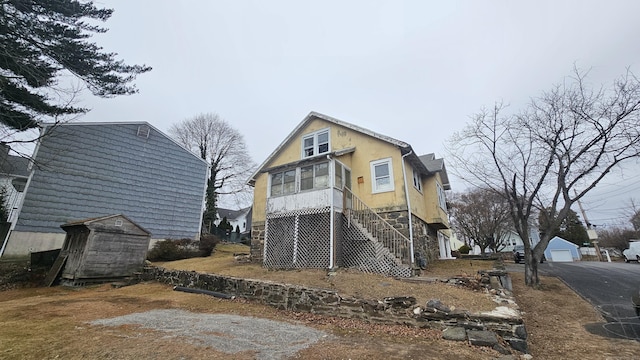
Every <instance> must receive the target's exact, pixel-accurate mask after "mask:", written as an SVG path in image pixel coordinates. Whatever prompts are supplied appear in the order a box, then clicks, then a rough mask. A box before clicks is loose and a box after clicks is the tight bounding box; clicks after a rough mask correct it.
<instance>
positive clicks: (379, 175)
mask: <svg viewBox="0 0 640 360" xmlns="http://www.w3.org/2000/svg"><path fill="white" fill-rule="evenodd" d="M371 179H372V186H371V187H372V191H373V192H374V193H379V192H384V191H393V189H394V184H393V169H392V167H391V158H386V159H382V160H376V161H372V162H371Z"/></svg>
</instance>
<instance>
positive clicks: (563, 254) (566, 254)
mask: <svg viewBox="0 0 640 360" xmlns="http://www.w3.org/2000/svg"><path fill="white" fill-rule="evenodd" d="M551 261H553V262H571V261H573V256H571V250H551Z"/></svg>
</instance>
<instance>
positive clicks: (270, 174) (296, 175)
mask: <svg viewBox="0 0 640 360" xmlns="http://www.w3.org/2000/svg"><path fill="white" fill-rule="evenodd" d="M290 171H294V172H295V174H294V175H293V176H294V180H293V192H288V193H285V192H284V184H285V181H284V179H285V176H284V174H285V173H288V172H290ZM276 174H282V182H281V183H280V186H282V187H281V193H280V194H278V195H273V194H272V192H271V187H272V185H273V175H276ZM268 175H269V177H268V179H269V181H268V184H267V185H268V186H269V188H268V189H269V197H272V196H275V197H277V196H285V195H291V194H295V193H297V192H298V184H297V183H298V178H299V176H298V171H297V170H296V169H287V170H282V171H277V172H273V173H269V174H268Z"/></svg>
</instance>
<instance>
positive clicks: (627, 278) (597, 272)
mask: <svg viewBox="0 0 640 360" xmlns="http://www.w3.org/2000/svg"><path fill="white" fill-rule="evenodd" d="M521 267H523V268H524V265H521ZM510 270H511V269H510ZM538 271H539V272H540V275H551V276H557V277H559V278H560V279H562V280H563V281H564V282H565V283H566V284H567V285H569V286H570V287H571V288H572V289H573V290H574V291H575V292H577V293H578V294H580V295H581V296H582V297H583V298H585V299H587V300H588V301H590V302H591V304H593V305H594V306H595V308H596V309H597V310H599V311H600V313H601V314H602V315H603V316H604V318H605V319H606V320H607V321H608V323H607V324H601V325H598V326H599V327H601V328H600V329H588V330H590V331H591V330H593V332H601V335H604V333H608V335H609V336H617V337H624V338H635V339H636V340H640V319H639V318H638V316H637V315H636V313H635V309H634V307H633V304H632V302H631V296H632V295H634V294H638V291H640V264H638V263H635V262H632V263H622V262H611V263H609V262H593V261H580V262H572V263H552V262H549V263H544V264H540V266H539V268H538Z"/></svg>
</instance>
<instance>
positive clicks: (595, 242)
mask: <svg viewBox="0 0 640 360" xmlns="http://www.w3.org/2000/svg"><path fill="white" fill-rule="evenodd" d="M573 191H574V193H575V194H576V195H578V192H577V191H576V190H575V189H573ZM577 202H578V207H579V208H580V212H581V213H582V218H583V219H584V222H585V223H586V225H587V235H589V240H591V243H592V244H593V247H594V249H595V250H596V256H598V261H604V258H603V257H602V253H600V246H599V245H598V234H596V231H595V230H593V229H591V223H590V222H589V220H588V219H587V213H586V212H584V209H583V208H582V203H581V202H580V200H578V201H577Z"/></svg>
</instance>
